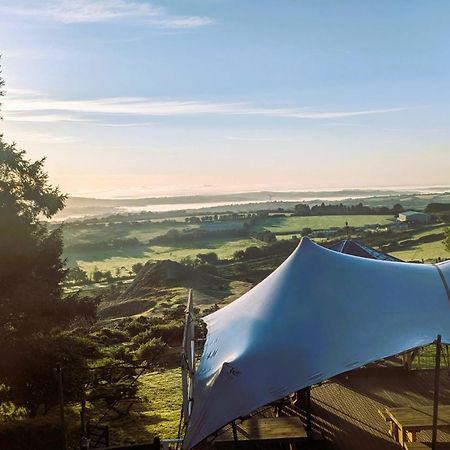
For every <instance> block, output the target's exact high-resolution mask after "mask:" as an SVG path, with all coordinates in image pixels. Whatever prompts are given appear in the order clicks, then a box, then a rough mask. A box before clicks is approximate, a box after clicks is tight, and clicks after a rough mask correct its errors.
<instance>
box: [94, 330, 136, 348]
mask: <svg viewBox="0 0 450 450" xmlns="http://www.w3.org/2000/svg"><path fill="white" fill-rule="evenodd" d="M92 337H94V338H95V339H96V340H97V341H99V342H101V343H102V344H105V345H115V344H121V343H122V342H126V341H128V336H127V333H125V332H124V331H121V330H118V329H117V328H102V329H101V330H99V331H97V332H95V333H94V334H93V335H92Z"/></svg>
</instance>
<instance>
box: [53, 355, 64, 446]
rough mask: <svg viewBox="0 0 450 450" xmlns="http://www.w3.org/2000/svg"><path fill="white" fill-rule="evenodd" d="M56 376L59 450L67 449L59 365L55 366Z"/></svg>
mask: <svg viewBox="0 0 450 450" xmlns="http://www.w3.org/2000/svg"><path fill="white" fill-rule="evenodd" d="M56 376H57V378H58V397H59V417H60V423H61V449H62V450H66V449H67V442H66V425H65V422H64V395H63V379H62V369H61V364H60V363H58V364H56Z"/></svg>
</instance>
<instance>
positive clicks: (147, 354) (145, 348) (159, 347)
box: [137, 338, 167, 364]
mask: <svg viewBox="0 0 450 450" xmlns="http://www.w3.org/2000/svg"><path fill="white" fill-rule="evenodd" d="M166 349H167V344H166V343H165V342H163V340H162V339H161V338H153V339H150V340H149V341H147V342H145V343H144V344H142V345H141V346H140V347H139V349H138V351H137V355H138V358H139V359H143V360H145V361H148V362H149V363H153V364H154V363H157V362H158V361H159V359H160V358H161V356H162V355H163V354H164V353H165V351H166Z"/></svg>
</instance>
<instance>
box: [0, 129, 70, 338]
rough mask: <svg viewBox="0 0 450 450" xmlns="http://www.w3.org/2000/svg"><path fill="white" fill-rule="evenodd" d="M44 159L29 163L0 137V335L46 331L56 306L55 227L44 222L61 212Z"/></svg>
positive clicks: (59, 267) (60, 270) (58, 263)
mask: <svg viewBox="0 0 450 450" xmlns="http://www.w3.org/2000/svg"><path fill="white" fill-rule="evenodd" d="M43 165H44V160H43V159H41V160H38V161H30V160H28V159H27V158H26V157H25V152H24V151H21V150H18V149H17V148H16V146H15V144H7V143H6V142H5V141H4V140H3V136H1V135H0V254H1V255H2V264H1V265H0V286H1V290H0V317H1V319H0V332H1V331H3V332H5V331H9V332H13V331H21V332H32V331H33V330H36V329H46V328H47V327H49V326H51V325H52V323H53V322H54V320H55V318H54V317H53V316H54V311H55V309H56V307H57V305H56V303H57V302H59V301H61V282H62V279H63V277H64V274H65V270H64V267H63V261H62V258H61V254H62V238H61V230H60V228H55V229H53V230H51V231H50V230H49V229H48V226H47V224H46V223H45V222H44V219H49V218H51V217H52V216H53V215H54V214H56V213H57V212H58V211H59V210H61V209H62V208H63V207H64V200H65V196H64V195H62V194H61V193H60V192H59V190H58V188H55V187H53V186H51V185H50V184H49V182H48V175H47V173H46V172H45V171H44V166H43Z"/></svg>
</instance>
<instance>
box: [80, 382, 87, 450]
mask: <svg viewBox="0 0 450 450" xmlns="http://www.w3.org/2000/svg"><path fill="white" fill-rule="evenodd" d="M80 417H81V441H80V447H81V450H89V438H88V432H87V420H86V396H85V392H84V389H83V398H82V399H81V411H80Z"/></svg>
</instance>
